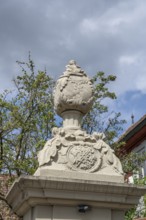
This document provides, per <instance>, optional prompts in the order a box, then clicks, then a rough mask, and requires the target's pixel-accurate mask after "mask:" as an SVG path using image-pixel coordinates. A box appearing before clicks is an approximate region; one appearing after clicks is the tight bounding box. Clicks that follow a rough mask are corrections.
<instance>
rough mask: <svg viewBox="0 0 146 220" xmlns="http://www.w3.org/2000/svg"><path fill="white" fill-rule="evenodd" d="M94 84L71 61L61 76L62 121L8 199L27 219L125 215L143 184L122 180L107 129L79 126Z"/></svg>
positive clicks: (110, 219)
mask: <svg viewBox="0 0 146 220" xmlns="http://www.w3.org/2000/svg"><path fill="white" fill-rule="evenodd" d="M93 97H94V94H93V85H92V83H91V81H90V79H89V78H88V77H87V75H86V73H85V72H84V71H83V70H82V69H81V68H80V67H78V66H77V65H76V63H75V61H70V62H69V64H68V65H67V67H66V71H65V72H64V74H63V75H62V76H61V77H60V78H59V79H58V81H57V83H56V88H55V91H54V107H55V110H56V112H57V114H58V115H60V116H61V117H62V118H63V127H61V128H53V130H52V135H53V138H52V139H51V140H48V141H47V143H46V144H45V146H44V147H43V149H42V150H41V151H40V152H39V153H38V161H39V167H38V169H37V170H36V172H35V174H34V176H21V177H20V178H19V179H18V180H17V181H15V183H14V184H13V186H12V188H11V190H10V191H9V193H8V195H7V201H8V203H9V204H11V206H12V208H13V210H14V211H15V212H16V213H17V214H18V215H19V216H22V217H23V219H24V220H98V219H99V220H123V219H124V213H125V211H126V210H128V209H129V208H131V207H133V206H134V205H135V204H137V203H138V200H139V197H140V196H141V195H143V194H144V193H145V188H144V187H138V186H135V185H128V184H125V183H124V178H123V171H122V166H121V163H120V161H119V159H118V158H117V157H116V156H115V154H114V151H113V150H112V149H111V148H110V146H109V145H107V144H106V143H105V142H104V134H102V133H96V132H94V133H93V134H92V135H89V134H87V133H86V132H85V131H84V130H82V129H81V122H82V118H83V117H84V115H85V114H86V113H87V112H88V111H90V109H91V107H92V104H93Z"/></svg>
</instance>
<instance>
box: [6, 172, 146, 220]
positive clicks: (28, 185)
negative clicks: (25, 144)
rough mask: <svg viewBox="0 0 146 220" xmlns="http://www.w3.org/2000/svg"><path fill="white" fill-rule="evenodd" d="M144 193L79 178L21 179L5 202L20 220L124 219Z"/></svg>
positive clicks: (104, 182) (112, 184)
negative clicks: (21, 218)
mask: <svg viewBox="0 0 146 220" xmlns="http://www.w3.org/2000/svg"><path fill="white" fill-rule="evenodd" d="M145 191H146V189H145V187H138V186H135V185H128V184H125V183H112V182H106V181H95V180H86V179H85V178H84V179H82V177H81V178H80V179H75V178H68V176H66V178H65V177H64V178H61V177H54V176H53V175H50V176H49V177H35V176H22V177H20V178H19V179H18V180H17V181H16V182H15V183H14V185H13V186H12V188H11V190H10V192H9V194H8V195H7V201H8V203H9V204H11V206H12V208H13V210H14V211H15V212H16V213H17V214H18V215H19V216H23V220H69V219H71V220H83V219H84V220H98V219H99V220H124V214H125V211H126V210H128V209H129V208H131V207H133V206H134V205H135V204H137V203H138V200H139V197H140V196H141V195H143V194H144V193H145Z"/></svg>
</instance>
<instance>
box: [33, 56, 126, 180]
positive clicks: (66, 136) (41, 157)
mask: <svg viewBox="0 0 146 220" xmlns="http://www.w3.org/2000/svg"><path fill="white" fill-rule="evenodd" d="M92 102H93V86H92V83H91V81H90V79H89V78H88V77H87V75H86V74H85V72H84V71H83V70H81V68H80V67H78V66H77V65H76V62H75V61H73V60H71V61H70V62H69V64H68V65H67V66H66V71H65V72H64V74H63V75H62V76H61V77H60V78H59V79H58V81H57V83H56V88H55V92H54V107H55V110H56V112H57V114H59V115H60V116H61V117H63V127H61V128H53V130H52V134H53V138H52V139H51V140H49V141H47V143H46V144H45V146H44V148H43V149H42V150H41V151H40V152H39V153H38V161H39V169H38V171H36V174H35V175H41V174H40V172H41V171H40V170H43V169H46V170H64V171H76V172H82V173H94V174H96V175H98V174H99V175H103V174H104V175H110V177H109V179H108V181H111V176H112V177H113V176H118V178H122V181H123V171H122V167H121V163H120V161H119V159H118V158H117V157H116V156H115V154H114V151H113V150H112V149H111V148H110V146H109V145H108V144H106V143H105V142H104V138H105V136H104V134H102V133H96V132H94V133H93V134H92V135H89V134H87V133H86V132H85V131H83V130H82V129H81V126H80V125H81V120H82V117H83V116H84V115H85V114H86V113H87V112H88V111H89V110H90V108H91V106H92ZM120 181H121V179H120Z"/></svg>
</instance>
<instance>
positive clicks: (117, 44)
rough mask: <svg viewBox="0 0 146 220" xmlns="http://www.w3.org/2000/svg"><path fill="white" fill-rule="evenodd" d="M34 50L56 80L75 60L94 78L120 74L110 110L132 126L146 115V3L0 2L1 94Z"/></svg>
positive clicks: (125, 0)
mask: <svg viewBox="0 0 146 220" xmlns="http://www.w3.org/2000/svg"><path fill="white" fill-rule="evenodd" d="M29 51H31V54H32V58H33V60H34V61H35V64H36V66H37V68H38V69H40V70H42V69H44V68H46V69H47V72H48V73H50V74H51V75H52V76H54V77H58V76H59V75H60V74H62V72H63V71H64V69H65V65H66V64H67V63H68V61H69V60H70V59H74V60H76V61H77V63H78V64H79V65H80V66H81V67H82V69H84V70H85V71H86V72H87V73H88V74H89V75H90V76H93V75H94V74H95V73H96V72H97V71H99V70H100V71H104V72H105V73H106V74H115V75H116V76H117V80H116V82H115V83H113V85H111V88H112V90H114V91H115V92H116V94H117V96H118V98H117V101H114V102H112V103H109V105H110V108H111V109H113V110H115V111H120V112H121V113H122V117H123V118H125V119H127V121H128V124H127V126H129V125H130V123H131V114H134V116H135V121H137V120H138V119H139V118H140V117H142V116H143V115H144V114H146V0H74V1H71V0H25V1H21V0H0V92H2V91H3V89H9V88H12V82H11V81H12V78H13V77H15V76H16V75H17V74H20V70H19V68H18V66H17V64H16V60H21V61H27V58H28V52H29Z"/></svg>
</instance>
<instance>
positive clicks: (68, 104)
mask: <svg viewBox="0 0 146 220" xmlns="http://www.w3.org/2000/svg"><path fill="white" fill-rule="evenodd" d="M92 103H93V87H92V83H91V81H90V79H89V78H88V77H87V75H86V74H85V72H84V71H83V70H81V68H80V67H78V66H77V65H76V62H75V61H73V60H72V61H70V62H69V64H68V65H67V67H66V71H65V72H64V74H63V76H61V77H60V78H59V80H58V81H57V83H56V89H55V92H54V107H55V110H56V112H57V114H58V115H60V116H62V113H63V112H64V111H67V110H77V111H80V112H82V113H83V114H86V113H87V112H88V111H89V110H90V108H91V106H92Z"/></svg>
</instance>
